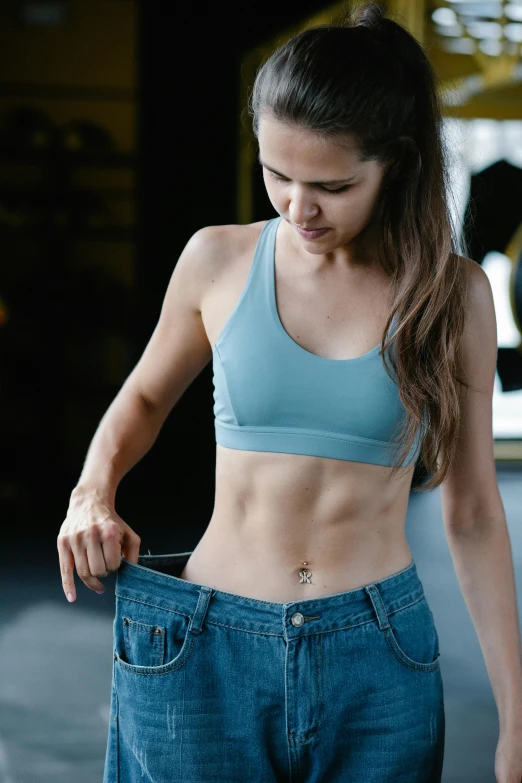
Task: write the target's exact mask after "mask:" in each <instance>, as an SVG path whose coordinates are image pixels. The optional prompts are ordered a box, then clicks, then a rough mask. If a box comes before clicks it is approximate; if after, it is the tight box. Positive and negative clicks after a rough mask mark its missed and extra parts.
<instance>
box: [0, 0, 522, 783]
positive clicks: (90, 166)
mask: <svg viewBox="0 0 522 783" xmlns="http://www.w3.org/2000/svg"><path fill="white" fill-rule="evenodd" d="M354 4H355V5H356V4H357V2H355V3H349V5H350V6H351V5H354ZM271 5H272V7H271ZM387 5H388V7H389V9H390V11H391V12H392V13H394V14H398V15H399V21H401V22H402V23H403V24H405V25H406V26H407V27H408V28H409V29H410V30H411V31H412V32H413V33H414V34H415V35H416V37H417V38H418V40H419V41H421V42H422V43H423V45H424V46H425V48H426V51H427V53H428V55H429V57H430V59H431V61H432V62H433V64H434V67H435V69H436V72H437V75H438V77H439V80H440V88H441V97H442V101H443V107H444V115H445V119H444V133H445V134H446V138H447V141H448V163H449V167H450V183H449V185H450V192H449V194H448V195H449V197H450V203H451V209H452V213H453V216H454V219H455V222H456V225H457V226H458V229H459V232H460V234H461V236H462V237H463V238H465V239H466V241H467V242H468V245H469V248H470V253H469V254H470V256H471V257H472V258H473V259H474V260H476V261H477V262H479V263H480V264H481V265H482V266H483V267H484V269H485V271H486V272H487V274H488V277H489V279H490V280H491V284H492V288H493V293H494V298H495V308H496V315H497V328H498V367H497V376H496V381H495V391H494V398H493V437H494V443H495V459H496V465H497V475H498V483H499V488H500V492H501V495H502V500H503V503H504V508H505V511H506V516H507V521H508V526H509V530H510V536H511V542H512V548H513V557H514V561H515V570H516V579H517V589H518V596H519V605H520V600H521V599H520V589H521V588H520V585H522V525H521V524H520V523H521V522H522V491H521V490H522V467H521V466H522V347H521V333H522V326H521V324H522V59H521V42H522V0H516V1H515V0H513V2H506V1H504V2H500V0H499V2H479V1H478V0H459V2H457V1H456V0H451V1H450V0H448V1H447V2H446V1H445V0H390V1H389V2H388V3H387ZM346 10H347V4H346V3H337V4H333V5H331V4H327V3H324V2H321V0H315V2H313V0H299V2H298V3H297V2H296V3H290V2H283V3H277V4H276V3H273V4H271V3H270V2H266V1H265V0H263V3H257V2H250V3H249V4H248V5H247V6H244V5H243V6H241V7H239V6H238V7H236V5H235V4H234V3H230V4H228V7H227V5H225V6H223V4H220V5H219V6H214V5H212V4H210V3H206V2H199V3H196V2H183V3H181V2H175V1H173V0H171V2H158V1H157V0H147V2H145V1H144V0H142V2H138V0H10V1H9V0H4V2H2V3H1V4H0V352H1V354H0V519H1V523H2V527H1V529H2V532H3V536H4V548H3V553H2V555H3V557H2V568H1V570H0V580H1V588H2V590H1V595H2V600H1V602H0V660H1V661H2V666H1V667H0V670H1V674H0V783H33V782H34V781H42V782H45V783H73V782H74V783H92V781H100V783H101V780H102V774H103V762H104V756H105V745H106V738H107V730H108V723H109V700H110V680H111V669H112V620H113V613H114V575H112V576H111V577H109V578H107V579H105V580H104V584H105V587H106V591H105V594H104V595H103V596H97V595H96V594H94V593H93V592H92V591H90V590H88V589H87V588H86V587H85V585H83V583H82V582H81V580H80V579H79V578H78V576H77V575H75V580H76V588H77V595H78V599H77V601H76V602H75V603H74V604H71V605H69V604H68V603H67V601H66V600H65V597H64V595H63V591H62V587H61V577H60V572H59V562H58V554H57V549H56V537H57V535H58V532H59V529H60V526H61V524H62V522H63V519H64V518H65V515H66V511H67V506H68V502H69V495H70V492H71V490H72V489H73V487H74V486H75V484H76V482H77V480H78V477H79V475H80V472H81V469H82V465H83V460H84V458H85V455H86V451H87V448H88V445H89V443H90V440H91V438H92V436H93V434H94V431H95V429H96V427H97V425H98V423H99V421H100V419H101V417H102V416H103V414H104V412H105V410H106V409H107V407H108V406H109V404H110V402H111V401H112V399H113V398H114V397H115V395H116V394H117V392H118V390H119V388H120V387H121V385H122V383H123V381H124V380H125V378H126V377H127V375H128V374H129V373H130V371H131V370H132V368H133V367H134V365H135V364H136V362H137V361H138V359H139V357H140V355H141V353H142V352H143V349H144V348H145V345H146V343H147V341H148V339H149V338H150V335H151V333H152V331H153V329H154V327H155V325H156V322H157V319H158V317H159V312H160V308H161V303H162V301H163V297H164V294H165V291H166V287H167V284H168V281H169V279H170V276H171V274H172V270H173V268H174V266H175V264H176V261H177V259H178V257H179V255H180V253H181V251H182V249H183V247H184V246H185V244H186V243H187V241H188V239H189V238H190V236H191V235H192V234H193V233H194V232H195V231H197V230H198V229H199V228H202V227H203V226H206V225H219V224H228V223H248V222H253V221H258V220H263V219H267V218H270V217H274V216H275V213H274V210H273V207H272V206H271V204H270V202H269V201H268V198H267V196H266V192H265V188H264V184H263V180H262V175H261V169H260V167H259V165H258V164H256V162H255V155H256V152H257V147H256V143H255V139H254V137H253V136H252V131H251V126H250V122H249V119H248V117H247V116H245V113H244V112H243V109H244V107H245V104H246V94H247V89H248V87H249V86H251V84H252V80H253V77H254V74H255V70H256V68H257V67H258V65H259V64H260V62H261V61H262V59H263V58H264V56H265V55H266V54H267V53H269V52H270V51H272V50H273V49H274V48H276V46H278V45H280V44H281V43H282V42H283V41H284V40H286V39H287V38H288V37H290V36H291V35H293V34H295V33H296V32H298V31H299V30H301V29H304V28H305V27H308V26H313V25H315V24H322V23H334V22H335V21H336V20H338V19H339V18H340V17H341V15H342V14H343V13H345V12H346ZM242 112H243V116H242ZM212 391H213V387H212V368H211V364H209V365H208V366H207V367H206V368H205V369H204V371H203V372H202V373H201V375H200V376H198V378H197V379H196V380H195V381H194V383H193V384H192V385H191V386H190V388H189V389H188V390H187V392H186V393H185V394H184V395H183V397H182V398H181V399H180V401H179V402H178V404H177V405H176V407H175V408H174V410H173V411H172V413H171V414H170V416H169V418H168V419H167V421H166V423H165V425H164V427H163V429H162V432H161V434H160V436H159V438H158V440H157V442H156V444H155V445H154V447H153V449H152V450H151V451H150V452H149V454H147V455H146V456H145V457H144V459H143V460H142V461H141V462H140V463H139V464H138V465H137V466H136V467H135V468H134V469H133V470H132V471H131V472H130V473H129V474H127V476H125V477H124V479H123V480H122V482H121V484H120V486H119V488H118V494H117V510H118V513H119V514H120V515H121V516H122V517H123V518H124V519H125V521H126V522H128V524H129V525H130V526H131V527H132V528H133V529H134V530H135V531H136V532H137V533H138V535H139V536H140V537H141V540H142V548H141V553H142V554H146V553H147V552H149V551H150V552H152V553H153V554H158V553H167V552H181V551H191V550H193V549H194V548H195V546H196V544H197V543H198V541H199V539H200V538H201V536H202V535H203V532H204V530H205V528H206V525H207V523H208V520H209V519H210V517H211V514H212V509H213V500H214V467H215V441H214V429H213V410H212V406H213V400H212ZM407 537H408V542H409V545H410V548H411V550H412V553H413V555H414V558H415V560H416V562H417V568H418V571H419V575H420V577H421V580H422V581H423V584H424V587H425V592H426V594H427V597H428V600H429V602H430V606H431V607H432V610H433V613H434V616H435V620H436V624H437V628H438V631H439V637H440V644H441V668H442V673H443V679H444V685H445V701H446V720H447V726H446V756H445V765H444V778H443V779H444V781H446V783H449V781H473V783H480V782H481V781H494V780H495V777H494V774H493V759H494V752H495V747H496V741H497V739H498V722H497V713H496V707H495V703H494V700H493V695H492V691H491V686H490V684H489V680H488V678H487V673H486V669H485V665H484V661H483V658H482V654H481V651H480V647H479V644H478V639H477V637H476V634H475V631H474V629H473V626H472V623H471V619H470V617H469V614H468V613H467V609H466V607H465V604H464V601H463V599H462V595H461V593H460V590H459V587H458V584H457V581H456V578H455V574H454V570H453V566H452V561H451V558H450V555H449V552H448V548H447V543H446V541H445V538H444V532H443V528H442V519H441V507H440V495H439V492H438V491H435V492H432V493H429V494H426V495H420V494H418V493H412V495H411V499H410V505H409V508H408V517H407ZM224 783H226V782H225V781H224Z"/></svg>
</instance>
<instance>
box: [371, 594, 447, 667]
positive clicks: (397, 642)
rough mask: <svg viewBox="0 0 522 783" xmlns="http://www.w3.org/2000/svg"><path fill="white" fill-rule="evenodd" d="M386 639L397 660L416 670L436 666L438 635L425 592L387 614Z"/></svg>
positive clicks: (437, 665) (437, 664) (437, 661)
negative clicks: (408, 603) (406, 604)
mask: <svg viewBox="0 0 522 783" xmlns="http://www.w3.org/2000/svg"><path fill="white" fill-rule="evenodd" d="M388 622H389V623H390V627H389V628H386V629H385V630H384V634H385V637H386V641H387V642H388V645H389V647H390V649H391V651H392V653H393V654H394V656H395V657H396V658H397V660H398V661H400V663H402V664H403V665H404V666H406V667H408V668H410V669H415V670H417V671H424V672H431V671H435V669H438V668H439V666H440V664H439V657H440V651H439V637H438V634H437V629H436V627H435V622H434V619H433V615H432V613H431V609H430V608H429V606H428V602H427V600H426V596H425V595H422V597H421V598H419V599H418V600H417V601H415V603H413V604H410V605H409V606H406V607H404V608H402V609H398V610H397V611H396V612H392V613H390V614H389V615H388Z"/></svg>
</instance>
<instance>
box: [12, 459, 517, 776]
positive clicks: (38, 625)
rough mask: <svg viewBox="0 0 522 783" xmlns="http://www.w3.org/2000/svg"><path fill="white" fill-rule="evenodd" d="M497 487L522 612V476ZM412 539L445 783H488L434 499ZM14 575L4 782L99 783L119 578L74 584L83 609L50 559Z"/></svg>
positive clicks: (458, 606) (482, 690) (470, 642)
mask: <svg viewBox="0 0 522 783" xmlns="http://www.w3.org/2000/svg"><path fill="white" fill-rule="evenodd" d="M498 483H499V488H500V492H501V496H502V500H503V503H504V507H505V510H506V515H507V520H508V527H509V531H510V536H511V544H512V549H513V558H514V563H515V577H516V581H517V592H518V602H519V607H522V598H521V592H522V525H521V522H522V504H521V497H522V491H521V490H522V470H521V471H519V472H515V471H510V472H504V471H501V469H500V467H499V469H498ZM407 537H408V542H409V545H410V548H411V550H412V553H413V557H414V558H415V561H416V563H417V568H418V572H419V575H420V578H421V580H422V582H423V584H424V588H425V592H426V595H427V598H428V601H429V604H430V606H431V609H432V611H433V614H434V617H435V622H436V625H437V629H438V633H439V640H440V648H441V658H440V662H441V668H442V675H443V681H444V692H445V705H446V753H445V762H444V775H443V781H444V783H457V782H458V783H468V781H469V783H490V781H491V783H495V776H494V772H493V765H494V754H495V748H496V743H497V739H498V718H497V711H496V706H495V702H494V699H493V693H492V690H491V685H490V682H489V679H488V676H487V671H486V667H485V664H484V659H483V657H482V653H481V650H480V646H479V642H478V639H477V636H476V633H475V630H474V627H473V624H472V621H471V618H470V616H469V613H468V611H467V608H466V605H465V603H464V599H463V597H462V594H461V592H460V589H459V586H458V583H457V580H456V576H455V572H454V570H453V564H452V561H451V556H450V553H449V550H448V546H447V542H446V538H445V535H444V529H443V526H442V512H441V505H440V492H439V491H438V490H436V491H435V492H432V493H430V494H428V495H426V496H423V497H419V496H415V495H412V496H411V499H410V504H409V508H408V518H407ZM180 551H181V550H180ZM15 565H16V564H12V565H11V567H10V568H8V569H2V577H1V581H0V587H1V590H2V596H3V601H2V603H1V614H0V661H1V662H2V666H1V669H0V671H1V677H0V783H35V782H36V781H38V782H39V783H40V782H41V783H101V780H102V774H103V762H104V756H105V745H106V738H107V728H108V720H109V696H110V681H111V671H112V621H113V610H114V575H113V576H112V577H110V578H108V579H106V580H104V584H105V587H106V594H105V595H104V596H103V597H100V596H97V595H96V594H95V593H93V592H91V591H89V590H87V588H85V587H84V586H83V585H82V583H81V582H80V584H79V585H78V582H79V580H78V578H77V577H76V583H77V590H78V595H79V599H78V601H77V602H76V603H74V604H71V605H69V604H68V603H67V602H66V600H65V598H64V596H63V592H62V589H61V581H60V574H59V570H58V560H57V559H56V562H55V563H48V564H47V565H44V564H42V563H41V561H40V562H34V564H32V565H31V566H30V567H29V566H28V567H27V569H26V571H25V572H22V573H21V572H20V568H16V567H15ZM519 615H520V612H519ZM223 783H226V781H223ZM358 783H359V782H358ZM360 783H363V781H361V782H360Z"/></svg>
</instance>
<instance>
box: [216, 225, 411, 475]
mask: <svg viewBox="0 0 522 783" xmlns="http://www.w3.org/2000/svg"><path fill="white" fill-rule="evenodd" d="M281 220H282V218H281V217H280V216H278V217H276V218H272V219H271V220H269V221H268V222H267V223H266V224H265V225H264V226H263V229H262V230H261V233H260V235H259V238H258V241H257V245H256V249H255V253H254V257H253V260H252V264H251V267H250V271H249V274H248V278H247V281H246V283H245V287H244V289H243V291H242V293H241V296H240V297H239V300H238V302H237V304H236V306H235V307H234V309H233V311H232V313H231V314H230V316H229V317H228V319H227V320H226V322H225V324H224V326H223V329H222V330H221V333H220V335H219V337H218V339H217V341H216V343H215V345H214V349H213V357H212V366H213V383H214V417H215V418H214V426H215V433H216V442H217V443H219V444H220V445H222V446H226V447H227V448H231V449H247V450H249V451H277V452H285V453H288V454H308V455H311V456H317V457H332V458H334V459H344V460H351V461H354V462H369V463H373V464H375V465H393V464H397V463H396V462H394V453H393V452H394V449H397V448H398V446H397V443H396V442H392V438H394V437H397V434H398V432H399V430H400V426H401V424H402V418H403V417H404V416H405V409H404V406H403V405H402V402H401V400H400V397H399V394H398V388H397V385H396V383H395V382H394V381H392V380H391V378H390V377H389V376H388V375H387V373H386V371H385V369H384V366H383V363H382V359H381V357H380V356H379V351H380V348H381V345H380V344H379V345H377V346H376V347H375V348H373V349H372V350H371V351H368V353H365V354H363V355H362V356H357V357H355V358H354V359H328V358H325V357H323V356H318V355H316V354H313V353H310V351H307V350H306V349H305V348H303V347H302V346H300V345H298V344H297V343H296V342H294V340H293V339H292V338H291V337H290V335H289V334H288V333H287V332H286V331H285V329H284V327H283V325H282V323H281V321H280V319H279V314H278V312H277V306H276V297H275V271H274V270H275V263H274V262H275V240H276V232H277V228H278V226H279V224H280V222H281ZM394 324H395V320H394V321H393V324H392V329H393V328H394ZM392 348H393V346H392ZM420 431H421V428H419V430H418V431H417V437H416V441H415V442H414V444H413V447H412V449H411V450H410V452H409V453H408V457H407V460H406V462H405V463H404V466H406V465H409V464H411V463H412V462H414V461H415V459H416V457H417V454H416V450H417V447H418V442H419V439H420Z"/></svg>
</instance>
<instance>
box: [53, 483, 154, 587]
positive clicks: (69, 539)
mask: <svg viewBox="0 0 522 783" xmlns="http://www.w3.org/2000/svg"><path fill="white" fill-rule="evenodd" d="M140 544H141V539H140V537H139V536H138V535H137V533H135V532H134V531H133V530H132V529H131V528H130V527H129V526H128V525H127V523H126V522H124V521H123V519H122V518H121V517H120V516H119V515H118V514H117V513H116V511H115V509H114V506H113V504H112V503H111V502H109V501H108V500H107V499H106V498H104V497H103V496H101V495H100V493H98V492H97V491H96V490H95V489H94V490H86V491H84V490H82V489H79V488H76V489H75V490H73V492H72V494H71V500H70V503H69V508H68V510H67V516H66V518H65V520H64V522H63V523H62V526H61V528H60V532H59V534H58V539H57V545H58V554H59V558H60V571H61V575H62V585H63V590H64V593H65V595H66V596H67V598H68V600H69V601H74V600H76V588H75V585H74V571H73V566H74V564H75V563H76V571H77V572H78V576H79V577H80V579H81V580H82V582H83V583H84V584H85V585H87V587H88V588H89V589H90V590H94V591H95V592H97V593H103V592H104V590H105V588H104V586H103V585H102V583H101V582H100V581H99V578H98V577H103V576H108V575H109V572H111V571H117V570H118V568H119V567H120V564H121V560H120V557H121V555H122V554H123V556H124V557H125V558H126V559H127V560H130V561H131V562H133V563H137V562H138V555H139V552H140ZM68 594H70V595H68Z"/></svg>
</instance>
